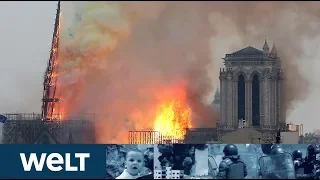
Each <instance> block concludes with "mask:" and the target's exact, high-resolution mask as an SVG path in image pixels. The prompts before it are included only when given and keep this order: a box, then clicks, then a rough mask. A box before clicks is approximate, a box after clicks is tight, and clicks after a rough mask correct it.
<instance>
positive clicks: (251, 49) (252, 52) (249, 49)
mask: <svg viewBox="0 0 320 180" xmlns="http://www.w3.org/2000/svg"><path fill="white" fill-rule="evenodd" d="M262 54H263V51H261V50H259V49H256V48H254V47H251V46H248V47H246V48H243V49H241V50H239V51H236V52H234V53H231V55H237V56H239V55H262Z"/></svg>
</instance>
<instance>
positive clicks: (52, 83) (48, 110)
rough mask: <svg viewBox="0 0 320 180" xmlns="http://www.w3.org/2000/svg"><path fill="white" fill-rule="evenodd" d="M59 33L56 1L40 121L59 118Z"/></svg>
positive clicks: (58, 9)
mask: <svg viewBox="0 0 320 180" xmlns="http://www.w3.org/2000/svg"><path fill="white" fill-rule="evenodd" d="M59 33H60V1H58V8H57V13H56V20H55V24H54V32H53V37H52V43H51V50H50V58H49V61H48V66H47V70H46V73H45V77H44V82H43V87H44V89H43V98H42V115H41V119H42V121H51V120H55V119H56V118H58V117H59V116H56V115H57V114H59V111H58V109H56V108H58V103H59V97H58V96H57V80H58V76H57V59H58V55H59V54H58V48H59Z"/></svg>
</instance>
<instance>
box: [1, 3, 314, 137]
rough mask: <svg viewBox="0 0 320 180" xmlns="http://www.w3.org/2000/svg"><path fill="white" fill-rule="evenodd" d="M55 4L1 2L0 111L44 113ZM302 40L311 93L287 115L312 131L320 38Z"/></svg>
mask: <svg viewBox="0 0 320 180" xmlns="http://www.w3.org/2000/svg"><path fill="white" fill-rule="evenodd" d="M56 7H57V1H42V2H41V1H39V2H31V1H29V2H27V1H26V2H22V1H16V2H3V1H2V2H0V20H1V28H0V32H1V33H0V52H1V59H0V62H1V65H0V68H1V71H0V79H1V88H0V112H28V113H30V112H38V113H40V112H41V98H42V92H43V86H42V83H43V77H44V72H45V69H46V66H47V62H48V58H49V50H50V45H51V39H52V33H53V26H54V20H55V13H56ZM222 39H223V38H222ZM222 39H221V40H222ZM301 43H306V46H305V47H306V48H310V47H311V50H312V51H310V53H311V54H312V57H313V58H312V60H311V59H310V60H309V61H307V62H306V63H305V64H304V66H305V67H303V69H304V73H305V76H306V77H308V79H309V80H310V81H313V83H312V85H311V88H310V89H311V90H310V91H311V92H310V95H309V96H308V97H307V99H305V100H304V101H303V102H298V103H297V104H296V110H294V112H292V113H291V114H290V115H288V118H289V121H292V122H294V123H297V124H298V123H299V124H301V123H303V124H304V125H305V131H312V130H313V128H314V127H315V125H320V123H318V121H317V119H316V118H317V117H318V116H319V115H317V112H318V109H319V108H318V107H319V100H320V95H319V94H320V93H319V90H320V85H319V84H320V83H319V80H317V81H315V79H318V78H316V77H319V76H318V75H319V74H320V73H319V70H318V67H319V65H320V63H319V60H318V59H319V58H316V57H319V56H320V54H319V51H318V50H316V49H318V48H319V47H320V44H319V38H318V37H317V38H314V39H313V40H310V41H308V42H301ZM261 46H262V44H261ZM257 48H260V47H257ZM314 48H316V49H314ZM217 51H219V52H221V57H222V56H223V54H225V53H227V52H224V51H223V50H217ZM306 58H308V57H307V56H306Z"/></svg>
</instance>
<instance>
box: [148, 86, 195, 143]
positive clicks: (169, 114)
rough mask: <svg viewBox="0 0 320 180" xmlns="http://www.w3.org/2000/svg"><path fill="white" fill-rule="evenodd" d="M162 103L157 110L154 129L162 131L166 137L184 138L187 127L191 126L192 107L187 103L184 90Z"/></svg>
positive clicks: (162, 134)
mask: <svg viewBox="0 0 320 180" xmlns="http://www.w3.org/2000/svg"><path fill="white" fill-rule="evenodd" d="M178 94H179V95H180V96H175V97H174V98H171V99H170V100H168V101H165V102H164V103H162V104H161V105H160V106H159V108H158V111H157V115H156V118H155V122H154V130H155V131H158V132H160V133H161V136H163V138H164V139H174V140H183V139H184V136H185V134H186V129H187V128H191V109H190V107H189V106H188V105H187V103H186V98H185V96H186V94H185V92H183V91H180V93H178Z"/></svg>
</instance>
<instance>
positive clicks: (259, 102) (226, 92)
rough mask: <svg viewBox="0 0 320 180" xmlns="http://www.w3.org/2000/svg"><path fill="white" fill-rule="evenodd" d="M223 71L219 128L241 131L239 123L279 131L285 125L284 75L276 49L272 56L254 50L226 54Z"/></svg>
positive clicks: (266, 45)
mask: <svg viewBox="0 0 320 180" xmlns="http://www.w3.org/2000/svg"><path fill="white" fill-rule="evenodd" d="M223 59H224V65H225V68H222V69H220V77H219V79H220V104H221V107H220V108H221V109H220V122H219V123H218V124H217V127H220V128H222V129H230V130H232V129H234V130H235V129H237V127H238V122H239V120H245V121H246V122H247V125H248V126H249V127H252V128H261V129H276V128H278V127H279V126H280V125H283V124H285V115H284V114H282V112H283V111H281V108H282V102H281V101H280V100H281V96H282V91H281V86H282V81H283V71H282V68H281V66H280V58H279V57H278V55H277V50H276V47H275V45H273V47H272V50H271V52H269V46H268V43H267V41H265V43H264V46H263V49H262V50H259V49H256V48H253V47H251V46H249V47H246V48H244V49H241V50H239V51H236V52H234V53H232V54H226V56H225V58H223Z"/></svg>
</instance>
